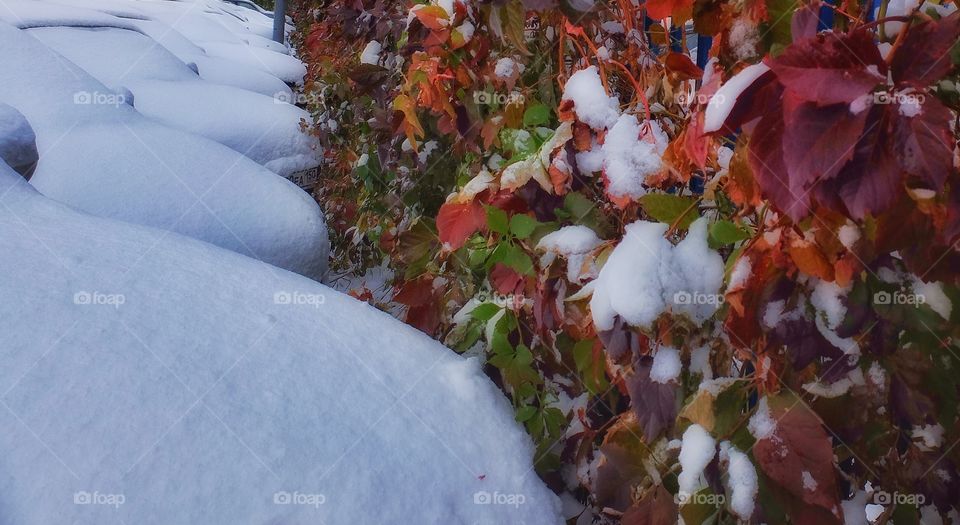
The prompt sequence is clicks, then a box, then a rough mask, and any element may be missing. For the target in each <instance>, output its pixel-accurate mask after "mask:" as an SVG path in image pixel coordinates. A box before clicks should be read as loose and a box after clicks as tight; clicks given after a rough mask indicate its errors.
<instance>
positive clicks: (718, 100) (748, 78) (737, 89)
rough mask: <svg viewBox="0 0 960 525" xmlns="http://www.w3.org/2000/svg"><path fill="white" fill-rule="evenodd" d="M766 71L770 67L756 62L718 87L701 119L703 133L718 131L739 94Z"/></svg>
mask: <svg viewBox="0 0 960 525" xmlns="http://www.w3.org/2000/svg"><path fill="white" fill-rule="evenodd" d="M767 71H770V67H769V66H767V65H766V64H764V63H763V62H758V63H756V64H753V65H752V66H747V67H745V68H743V70H742V71H740V72H739V73H737V74H736V75H734V76H732V77H730V79H729V80H727V81H726V82H725V83H724V84H723V85H722V86H720V89H718V90H717V92H716V93H715V94H714V95H713V96H712V97H710V102H709V103H708V104H707V110H706V111H705V112H704V118H703V131H704V132H705V133H711V132H714V131H717V130H719V129H720V127H721V126H723V123H724V122H726V120H727V117H729V116H730V112H731V111H733V106H734V104H736V103H737V98H738V97H739V96H740V94H741V93H743V91H744V90H745V89H747V88H748V87H750V85H751V84H753V82H754V81H755V80H757V79H758V78H760V77H761V76H762V75H763V74H764V73H766V72H767Z"/></svg>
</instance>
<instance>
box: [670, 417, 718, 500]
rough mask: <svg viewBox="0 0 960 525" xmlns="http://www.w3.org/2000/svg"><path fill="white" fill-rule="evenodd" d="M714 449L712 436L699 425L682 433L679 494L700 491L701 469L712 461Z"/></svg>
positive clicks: (714, 453)
mask: <svg viewBox="0 0 960 525" xmlns="http://www.w3.org/2000/svg"><path fill="white" fill-rule="evenodd" d="M716 449H717V445H716V441H714V439H713V436H711V435H710V433H709V432H707V431H706V430H704V428H703V427H701V426H700V425H697V424H693V425H690V426H689V427H688V428H687V430H686V431H684V433H683V445H682V446H681V448H680V475H679V476H677V483H678V484H679V485H680V489H679V493H680V494H683V495H690V494H694V493H696V492H697V490H699V489H700V487H701V486H702V485H703V482H702V481H701V476H703V469H705V468H707V465H709V464H710V461H712V460H713V456H714V455H716V453H717V451H716Z"/></svg>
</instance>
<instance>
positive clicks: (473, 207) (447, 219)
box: [437, 201, 487, 251]
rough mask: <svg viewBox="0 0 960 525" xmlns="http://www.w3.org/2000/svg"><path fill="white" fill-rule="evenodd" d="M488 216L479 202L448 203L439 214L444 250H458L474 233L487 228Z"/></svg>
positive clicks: (438, 227)
mask: <svg viewBox="0 0 960 525" xmlns="http://www.w3.org/2000/svg"><path fill="white" fill-rule="evenodd" d="M486 225H487V215H486V212H485V211H484V209H483V206H482V205H481V204H480V203H479V202H477V201H473V202H468V203H465V204H457V203H452V202H448V203H446V204H444V205H443V206H440V211H439V213H437V232H438V236H439V237H440V242H441V243H443V244H444V248H445V249H448V250H450V251H453V250H458V249H460V247H461V246H463V243H464V242H466V240H467V239H468V238H469V237H470V236H471V235H473V234H474V233H476V232H478V231H480V230H482V229H484V228H486Z"/></svg>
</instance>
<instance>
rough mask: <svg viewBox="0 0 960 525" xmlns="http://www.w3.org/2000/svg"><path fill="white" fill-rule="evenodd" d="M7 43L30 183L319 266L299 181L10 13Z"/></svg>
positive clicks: (4, 78)
mask: <svg viewBox="0 0 960 525" xmlns="http://www.w3.org/2000/svg"><path fill="white" fill-rule="evenodd" d="M104 16H107V15H104ZM0 49H3V50H4V52H3V53H0V102H4V103H7V104H9V105H11V106H13V107H14V108H16V109H17V110H18V111H20V112H21V113H23V114H24V115H25V116H26V118H27V120H28V121H29V122H30V124H31V125H32V126H33V129H34V131H35V133H36V137H37V146H38V149H39V151H40V163H39V165H38V167H37V170H36V173H35V174H34V176H33V178H32V179H31V183H33V184H34V185H35V186H36V187H37V189H39V190H40V191H41V192H42V193H43V194H45V195H46V196H48V197H51V198H53V199H56V200H59V201H61V202H65V203H67V204H69V205H71V206H73V207H76V208H79V209H81V210H83V211H86V212H89V213H92V214H95V215H100V216H105V217H110V218H115V219H121V220H125V221H129V222H135V223H139V224H144V225H148V226H154V227H158V228H163V229H167V230H171V231H175V232H177V233H182V234H185V235H188V236H191V237H195V238H197V239H201V240H204V241H207V242H210V243H213V244H216V245H218V246H221V247H224V248H228V249H231V250H234V251H237V252H239V253H243V254H245V255H249V256H252V257H256V258H259V259H262V260H264V261H267V262H269V263H271V264H274V265H276V266H280V267H282V268H286V269H290V270H293V271H296V272H298V273H302V274H304V275H308V276H311V277H320V276H321V275H322V274H323V273H324V271H325V269H326V259H327V252H328V249H329V241H328V239H327V232H326V226H325V224H324V221H323V217H322V213H321V211H320V209H319V207H318V206H317V204H316V203H315V202H314V201H313V199H312V198H311V197H310V196H309V195H307V194H306V193H304V192H303V191H301V190H300V189H299V188H297V187H296V186H295V185H294V184H292V183H291V182H289V181H287V180H285V179H283V178H281V177H279V176H277V175H276V174H274V173H272V172H270V171H268V170H267V169H265V168H263V167H261V166H259V165H257V164H256V163H254V162H253V161H251V160H250V159H248V158H246V157H244V156H243V155H241V154H240V153H237V152H235V151H233V150H231V149H229V148H227V147H226V146H222V145H220V144H217V143H215V142H213V141H209V140H207V139H204V138H203V137H199V136H196V135H193V134H190V133H184V132H181V131H177V130H174V129H171V128H168V127H166V126H163V125H160V124H157V123H155V122H152V121H150V120H149V119H146V118H144V117H143V116H142V115H140V114H139V113H137V111H136V110H134V109H133V108H132V107H130V105H129V97H130V94H129V93H127V92H123V91H121V92H119V93H118V92H114V91H112V90H110V89H108V88H107V87H106V86H104V85H103V84H101V83H100V82H97V81H96V80H95V79H94V78H92V77H90V75H88V74H87V73H86V72H84V71H83V70H81V69H80V68H78V67H77V66H75V65H74V64H72V63H71V62H70V61H68V60H66V59H64V58H63V57H62V56H60V55H58V54H56V53H54V52H53V51H51V50H50V49H49V48H47V47H46V46H44V45H43V44H41V43H40V42H38V41H37V40H36V39H34V38H33V37H31V36H29V35H27V34H26V33H25V32H23V31H21V30H18V29H16V28H14V27H11V26H9V25H6V24H3V23H0Z"/></svg>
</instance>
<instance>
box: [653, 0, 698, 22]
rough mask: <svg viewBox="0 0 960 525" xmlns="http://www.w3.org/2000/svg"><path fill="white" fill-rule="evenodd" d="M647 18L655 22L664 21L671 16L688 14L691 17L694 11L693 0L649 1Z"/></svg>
mask: <svg viewBox="0 0 960 525" xmlns="http://www.w3.org/2000/svg"><path fill="white" fill-rule="evenodd" d="M646 5H647V16H649V17H650V18H652V19H654V20H662V19H664V18H667V17H670V16H677V15H681V16H680V17H682V15H683V14H684V13H686V15H687V16H686V18H689V17H690V14H691V13H692V11H693V0H647V4H646Z"/></svg>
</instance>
